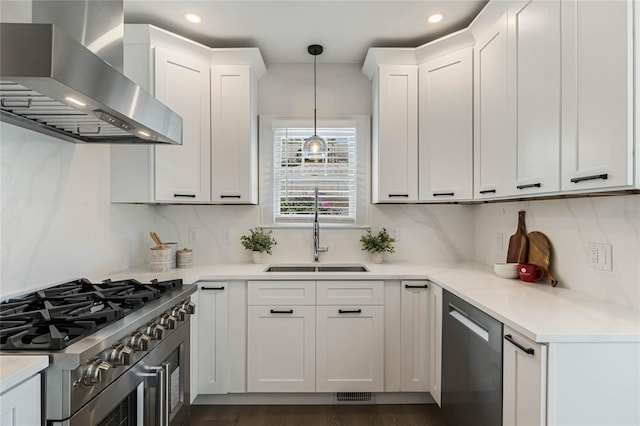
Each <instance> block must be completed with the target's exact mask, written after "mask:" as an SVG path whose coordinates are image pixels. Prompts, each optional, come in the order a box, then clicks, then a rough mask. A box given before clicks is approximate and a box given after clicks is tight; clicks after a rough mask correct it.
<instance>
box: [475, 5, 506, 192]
mask: <svg viewBox="0 0 640 426" xmlns="http://www.w3.org/2000/svg"><path fill="white" fill-rule="evenodd" d="M474 70H475V72H474V81H475V100H474V102H475V108H474V123H475V128H474V134H475V137H474V197H475V198H477V199H478V198H479V199H482V198H494V197H502V196H505V195H507V194H508V193H509V192H510V191H511V188H513V183H514V176H515V160H516V155H515V145H514V144H513V143H510V142H509V139H508V137H507V15H506V14H505V15H503V16H502V17H501V18H500V19H499V20H498V21H497V22H496V23H495V24H494V26H493V27H491V28H490V29H489V30H488V31H487V32H486V33H484V34H483V35H482V36H480V37H479V38H478V40H477V42H476V46H475V50H474Z"/></svg>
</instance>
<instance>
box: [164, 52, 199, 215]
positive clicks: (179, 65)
mask: <svg viewBox="0 0 640 426" xmlns="http://www.w3.org/2000/svg"><path fill="white" fill-rule="evenodd" d="M155 78H156V80H155V81H156V84H155V87H156V97H157V98H158V99H159V100H160V101H162V102H163V103H164V104H166V105H167V106H168V107H169V108H171V109H172V110H174V111H175V112H177V113H178V114H180V116H181V117H182V120H183V121H182V145H179V146H178V145H174V146H156V148H155V196H156V201H171V202H172V203H194V202H209V201H210V199H211V179H210V168H211V167H210V164H211V163H210V158H209V155H210V148H211V140H210V127H209V123H210V113H209V111H210V99H211V98H210V84H209V64H208V63H207V62H204V61H200V60H199V58H192V57H181V56H179V55H177V54H174V53H173V52H168V51H163V50H160V49H156V52H155Z"/></svg>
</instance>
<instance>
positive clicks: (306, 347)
mask: <svg viewBox="0 0 640 426" xmlns="http://www.w3.org/2000/svg"><path fill="white" fill-rule="evenodd" d="M315 309H316V308H315V307H314V306H293V305H292V306H249V313H248V315H249V319H248V328H249V332H248V342H247V350H248V355H247V391H248V392H314V391H315V390H316V386H315V385H316V383H315V378H316V377H315V346H316V333H315V325H316V312H315Z"/></svg>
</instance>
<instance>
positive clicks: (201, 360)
mask: <svg viewBox="0 0 640 426" xmlns="http://www.w3.org/2000/svg"><path fill="white" fill-rule="evenodd" d="M198 287H199V295H198V305H199V306H198V308H197V309H198V337H199V338H198V343H197V344H198V346H197V351H198V354H197V360H198V367H197V372H198V393H200V394H219V393H227V392H229V283H228V282H206V281H205V282H200V283H199V284H198Z"/></svg>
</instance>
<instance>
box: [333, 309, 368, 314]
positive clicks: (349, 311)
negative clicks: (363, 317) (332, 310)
mask: <svg viewBox="0 0 640 426" xmlns="http://www.w3.org/2000/svg"><path fill="white" fill-rule="evenodd" d="M338 313H339V314H361V313H362V309H352V310H349V309H338Z"/></svg>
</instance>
